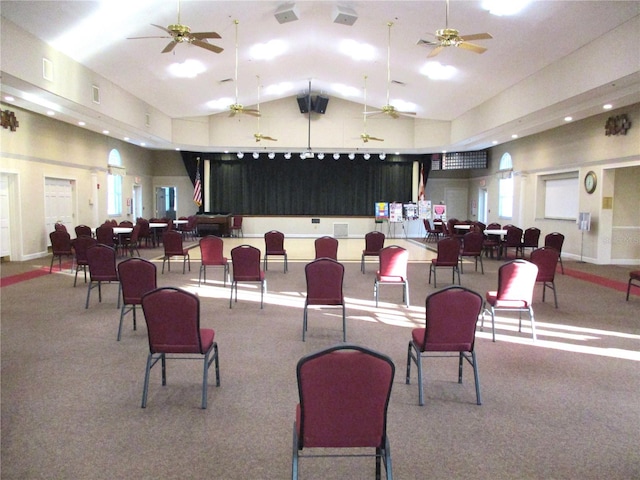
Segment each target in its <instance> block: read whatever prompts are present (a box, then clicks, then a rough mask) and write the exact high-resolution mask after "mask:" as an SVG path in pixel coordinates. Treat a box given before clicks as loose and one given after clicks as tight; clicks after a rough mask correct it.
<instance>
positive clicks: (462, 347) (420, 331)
mask: <svg viewBox="0 0 640 480" xmlns="http://www.w3.org/2000/svg"><path fill="white" fill-rule="evenodd" d="M425 330H426V328H414V329H413V330H412V331H411V339H412V340H413V343H415V344H416V345H417V346H418V348H419V349H420V351H421V352H470V351H471V343H468V342H449V343H444V342H443V343H435V344H434V343H429V340H428V339H427V344H426V346H425V348H424V349H423V348H422V343H423V342H424V332H425Z"/></svg>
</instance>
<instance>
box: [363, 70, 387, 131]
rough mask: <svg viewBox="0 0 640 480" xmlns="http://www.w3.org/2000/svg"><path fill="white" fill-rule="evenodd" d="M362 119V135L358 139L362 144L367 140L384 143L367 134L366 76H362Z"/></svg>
mask: <svg viewBox="0 0 640 480" xmlns="http://www.w3.org/2000/svg"><path fill="white" fill-rule="evenodd" d="M363 117H364V118H363V123H364V129H363V132H364V133H361V134H360V138H361V139H362V141H363V142H364V143H367V142H368V141H369V140H374V141H376V142H384V139H383V138H377V137H372V136H371V135H369V134H368V133H367V76H366V75H365V76H364V115H363Z"/></svg>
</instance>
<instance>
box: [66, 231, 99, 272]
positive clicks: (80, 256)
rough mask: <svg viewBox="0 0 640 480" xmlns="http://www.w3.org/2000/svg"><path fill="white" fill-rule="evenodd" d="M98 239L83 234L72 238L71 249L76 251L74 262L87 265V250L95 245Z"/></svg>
mask: <svg viewBox="0 0 640 480" xmlns="http://www.w3.org/2000/svg"><path fill="white" fill-rule="evenodd" d="M97 243H98V241H97V240H96V239H95V238H93V237H87V236H85V235H83V236H80V237H78V238H74V239H73V240H72V241H71V244H72V245H73V249H74V250H75V252H76V264H77V265H88V264H89V263H88V260H87V250H88V249H89V248H91V247H93V246H94V245H96V244H97Z"/></svg>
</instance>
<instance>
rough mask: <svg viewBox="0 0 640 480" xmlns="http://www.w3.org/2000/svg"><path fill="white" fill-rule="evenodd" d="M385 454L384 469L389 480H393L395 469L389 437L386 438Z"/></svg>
mask: <svg viewBox="0 0 640 480" xmlns="http://www.w3.org/2000/svg"><path fill="white" fill-rule="evenodd" d="M383 453H384V469H385V472H386V474H387V480H393V467H392V465H391V446H390V445H389V437H385V441H384V452H383Z"/></svg>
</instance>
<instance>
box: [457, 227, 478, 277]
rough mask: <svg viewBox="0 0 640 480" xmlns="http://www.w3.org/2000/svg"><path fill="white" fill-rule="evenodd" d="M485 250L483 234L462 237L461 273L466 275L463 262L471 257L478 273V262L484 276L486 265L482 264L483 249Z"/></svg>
mask: <svg viewBox="0 0 640 480" xmlns="http://www.w3.org/2000/svg"><path fill="white" fill-rule="evenodd" d="M483 248H484V235H483V234H482V233H481V232H469V233H465V234H464V236H463V237H462V248H461V249H460V254H459V258H460V273H464V267H463V263H462V260H463V258H464V257H471V258H473V259H474V260H475V264H476V272H477V271H478V260H480V269H481V271H482V274H483V275H484V265H483V263H482V249H483Z"/></svg>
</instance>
